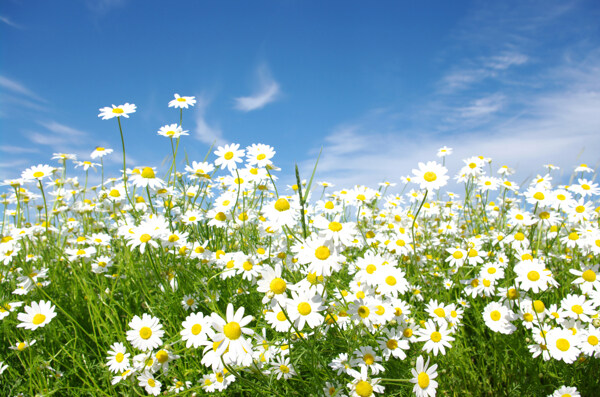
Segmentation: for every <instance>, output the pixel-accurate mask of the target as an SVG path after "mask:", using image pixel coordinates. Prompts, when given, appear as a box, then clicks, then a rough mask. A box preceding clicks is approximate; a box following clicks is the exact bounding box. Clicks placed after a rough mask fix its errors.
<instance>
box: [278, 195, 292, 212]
mask: <svg viewBox="0 0 600 397" xmlns="http://www.w3.org/2000/svg"><path fill="white" fill-rule="evenodd" d="M275 209H276V210H277V211H279V212H283V211H287V210H289V209H290V203H289V202H288V201H287V200H286V199H284V198H283V197H282V198H280V199H277V201H276V202H275Z"/></svg>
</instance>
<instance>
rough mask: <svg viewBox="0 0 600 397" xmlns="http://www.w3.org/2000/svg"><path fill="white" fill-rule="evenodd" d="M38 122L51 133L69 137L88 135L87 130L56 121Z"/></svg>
mask: <svg viewBox="0 0 600 397" xmlns="http://www.w3.org/2000/svg"><path fill="white" fill-rule="evenodd" d="M38 123H39V124H40V125H42V126H44V127H45V128H47V129H48V130H50V131H52V132H53V133H55V134H58V135H61V136H65V137H68V138H70V139H72V138H83V137H86V136H88V135H89V134H88V133H87V132H84V131H80V130H78V129H75V128H72V127H69V126H68V125H64V124H60V123H57V122H56V121H39V122H38Z"/></svg>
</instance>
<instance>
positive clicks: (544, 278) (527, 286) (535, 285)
mask: <svg viewBox="0 0 600 397" xmlns="http://www.w3.org/2000/svg"><path fill="white" fill-rule="evenodd" d="M514 271H515V273H516V274H517V279H516V282H518V283H519V285H520V287H521V288H522V289H524V290H525V291H529V290H532V291H533V292H534V293H536V294H537V293H538V292H540V291H545V290H546V289H548V284H549V282H550V279H551V278H552V273H551V272H550V270H548V269H546V265H545V264H544V263H543V262H542V261H540V260H539V259H532V260H525V261H521V262H519V263H518V264H517V265H516V266H515V267H514Z"/></svg>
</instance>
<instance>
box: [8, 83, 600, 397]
mask: <svg viewBox="0 0 600 397" xmlns="http://www.w3.org/2000/svg"><path fill="white" fill-rule="evenodd" d="M165 102H166V101H165ZM194 104H195V99H194V97H186V96H179V95H177V94H176V95H175V97H174V99H173V100H172V101H171V102H169V107H171V108H173V109H172V112H173V120H174V121H175V122H174V123H173V124H166V125H164V126H162V127H161V126H157V133H158V134H160V135H162V136H163V137H164V139H165V142H167V141H168V145H170V148H171V151H170V153H165V155H169V156H170V160H169V163H168V164H167V166H168V167H162V168H160V167H153V166H152V165H147V166H137V167H134V166H132V165H130V164H127V162H126V155H125V154H126V152H125V151H126V138H127V119H128V118H129V117H135V116H136V112H137V108H136V106H135V105H133V104H129V103H128V104H124V105H119V106H115V105H112V106H111V107H105V108H101V109H100V114H99V117H101V118H102V119H105V120H107V121H106V123H107V124H109V125H112V128H113V129H114V133H115V134H120V137H121V142H122V147H121V148H114V149H111V148H102V147H97V148H96V149H95V150H94V151H93V152H92V153H91V154H90V157H89V159H77V158H76V157H75V156H74V155H72V154H68V153H55V154H54V156H53V157H52V161H53V162H52V164H54V165H47V164H40V165H37V166H32V167H30V168H28V169H26V170H24V171H23V172H22V175H21V178H17V179H12V180H5V181H4V190H3V192H2V193H3V194H2V196H1V197H2V203H3V217H2V229H1V243H0V262H1V264H0V281H1V285H2V288H0V319H1V322H0V341H1V343H2V349H1V350H0V395H3V396H4V395H6V396H52V395H54V396H80V395H81V396H84V395H85V396H88V395H93V396H121V395H131V396H136V395H175V394H180V395H185V396H192V395H205V394H212V395H216V396H238V395H239V396H244V395H254V396H355V397H356V396H360V397H368V396H378V395H381V396H410V395H416V396H419V397H421V396H435V395H439V396H459V395H460V396H571V397H575V396H597V395H600V382H599V381H598V373H599V371H600V365H599V362H598V358H599V357H600V344H599V339H600V318H599V317H598V309H599V307H600V279H599V278H598V272H599V266H600V265H599V261H598V254H599V253H600V229H599V226H600V225H599V217H598V215H599V213H600V204H599V203H598V195H599V194H600V187H599V185H598V184H597V183H594V178H595V175H596V173H595V170H593V169H592V168H590V167H588V166H587V165H585V164H581V165H580V166H578V167H576V168H574V169H573V176H572V178H571V180H570V181H569V183H568V185H563V184H561V180H560V178H558V177H556V175H555V174H556V168H557V167H555V166H553V165H551V164H547V165H540V169H543V170H544V172H542V173H541V174H539V175H537V176H536V177H535V178H533V179H531V180H529V181H527V183H525V184H519V183H517V182H515V181H514V180H511V175H512V174H513V172H514V170H512V169H511V168H510V167H509V166H506V165H500V166H498V165H496V164H495V163H493V161H492V160H493V159H489V158H485V157H482V156H473V157H470V158H467V159H464V161H463V167H462V168H460V169H458V170H453V171H452V174H450V173H451V171H450V170H448V169H447V168H446V166H445V159H446V157H447V156H450V155H452V149H450V148H447V147H443V148H441V149H440V150H439V151H438V153H437V156H436V157H437V159H435V160H432V159H423V160H424V161H423V162H422V163H419V164H415V168H414V169H413V170H412V171H411V170H398V174H399V176H398V180H395V181H389V182H382V183H377V181H365V183H366V184H372V185H374V186H376V188H372V187H367V186H362V185H361V186H353V187H349V186H347V187H342V186H333V185H332V184H331V183H328V182H326V181H319V180H317V179H316V177H315V175H316V174H317V171H318V162H317V163H316V164H315V170H313V172H312V174H309V175H300V173H299V171H298V168H296V169H295V170H293V171H294V173H295V176H296V178H295V179H296V183H295V184H293V185H283V184H281V183H278V174H280V173H281V170H280V169H279V168H278V167H277V166H276V161H275V149H276V148H273V147H271V146H268V145H265V144H260V143H257V144H252V145H251V146H248V147H246V148H241V147H240V145H239V144H229V145H224V146H219V147H217V148H214V147H213V148H211V149H210V151H209V152H208V153H207V155H206V158H204V159H193V161H188V159H187V158H186V159H185V161H182V156H181V152H182V149H181V148H182V147H183V146H185V145H186V139H189V138H186V136H187V135H188V131H186V130H185V129H184V127H185V120H186V118H185V116H186V111H189V110H188V109H189V108H190V107H193V106H194ZM142 111H143V110H142ZM166 147H168V146H166ZM325 150H326V149H325ZM106 156H119V157H122V160H123V166H122V172H121V173H119V174H117V175H105V174H104V158H105V157H106ZM167 168H168V169H167ZM288 171H291V170H288ZM90 172H96V173H99V174H100V175H101V177H102V181H101V183H100V184H96V185H91V184H89V185H88V176H89V173H90ZM403 174H405V175H406V176H404V177H402V178H401V177H400V175H403ZM450 178H454V179H455V180H456V181H457V183H459V184H460V186H461V191H459V192H457V193H453V192H450V191H448V190H447V189H448V184H449V182H450Z"/></svg>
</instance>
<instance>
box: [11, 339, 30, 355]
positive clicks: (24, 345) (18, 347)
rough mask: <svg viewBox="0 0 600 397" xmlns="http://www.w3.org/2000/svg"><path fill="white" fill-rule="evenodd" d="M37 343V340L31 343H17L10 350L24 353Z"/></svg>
mask: <svg viewBox="0 0 600 397" xmlns="http://www.w3.org/2000/svg"><path fill="white" fill-rule="evenodd" d="M35 342H36V340H35V339H33V340H31V341H22V342H17V343H15V344H14V345H13V346H9V347H8V348H9V349H11V350H16V351H19V352H22V351H23V350H25V349H27V348H28V347H30V346H32V345H34V344H35Z"/></svg>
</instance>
